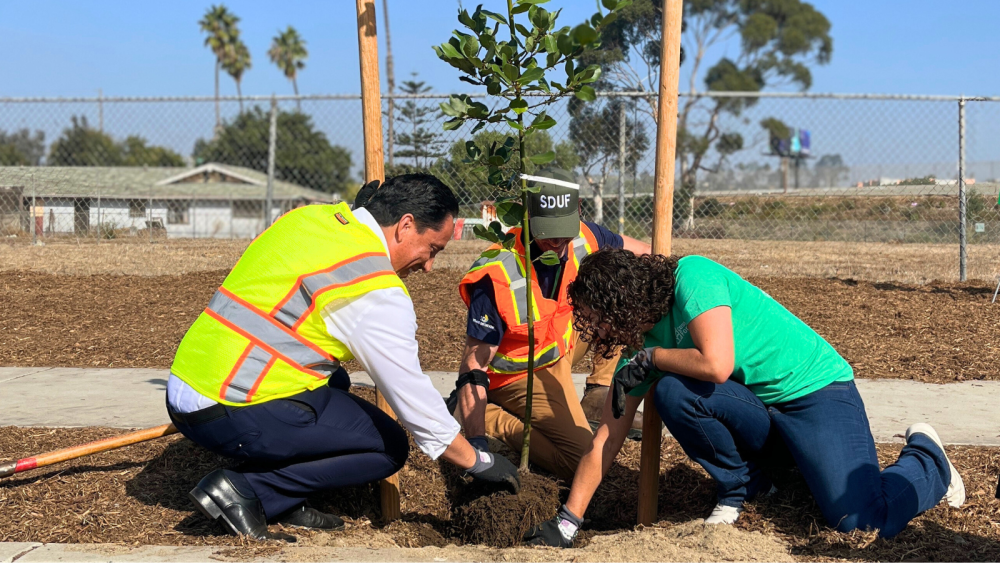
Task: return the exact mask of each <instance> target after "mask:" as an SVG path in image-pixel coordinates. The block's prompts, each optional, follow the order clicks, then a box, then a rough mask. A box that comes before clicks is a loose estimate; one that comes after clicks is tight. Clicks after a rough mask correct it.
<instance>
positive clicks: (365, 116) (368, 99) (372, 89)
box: [357, 0, 400, 522]
mask: <svg viewBox="0 0 1000 563" xmlns="http://www.w3.org/2000/svg"><path fill="white" fill-rule="evenodd" d="M357 7H358V53H359V60H360V63H361V114H362V123H363V125H364V134H365V182H371V181H372V180H379V181H385V156H384V152H383V151H384V148H383V146H382V91H381V87H380V86H379V75H378V36H377V34H376V33H375V0H357ZM375 406H377V407H378V408H379V409H381V410H382V411H383V412H385V413H386V414H388V415H389V416H391V417H392V418H393V419H395V418H396V415H395V414H394V413H393V412H392V408H391V407H390V406H389V403H387V402H386V401H385V398H384V397H382V393H380V392H379V390H378V389H375ZM381 489H382V518H383V519H384V520H385V521H386V522H391V521H393V520H398V519H399V517H400V510H399V475H391V476H389V477H387V478H385V479H383V480H382V483H381Z"/></svg>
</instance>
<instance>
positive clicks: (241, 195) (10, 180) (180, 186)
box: [0, 163, 337, 201]
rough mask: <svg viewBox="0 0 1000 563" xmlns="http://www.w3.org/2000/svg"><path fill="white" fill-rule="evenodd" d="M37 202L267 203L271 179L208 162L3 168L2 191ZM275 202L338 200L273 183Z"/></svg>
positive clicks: (255, 171)
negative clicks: (13, 189) (97, 199)
mask: <svg viewBox="0 0 1000 563" xmlns="http://www.w3.org/2000/svg"><path fill="white" fill-rule="evenodd" d="M11 187H21V188H23V189H24V194H25V195H28V194H31V193H35V194H36V195H37V196H38V197H81V198H83V197H86V198H93V197H97V196H98V195H100V196H101V197H105V198H137V197H138V198H143V199H145V198H152V199H191V198H198V199H225V200H229V199H264V197H265V191H266V187H267V174H264V173H263V172H258V171H257V170H253V169H250V168H244V167H242V166H232V165H229V164H216V163H208V164H203V165H201V166H198V167H196V168H177V167H174V168H171V167H138V166H134V167H133V166H0V188H11ZM274 199H276V200H288V199H303V200H309V201H333V200H336V199H337V198H336V196H333V195H331V194H327V193H324V192H321V191H318V190H314V189H311V188H306V187H304V186H300V185H298V184H293V183H291V182H285V181H282V180H278V179H275V181H274Z"/></svg>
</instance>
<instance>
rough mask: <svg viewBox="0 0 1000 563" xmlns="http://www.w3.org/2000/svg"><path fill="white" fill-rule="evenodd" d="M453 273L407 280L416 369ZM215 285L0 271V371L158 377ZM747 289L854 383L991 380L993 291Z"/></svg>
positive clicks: (439, 344)
mask: <svg viewBox="0 0 1000 563" xmlns="http://www.w3.org/2000/svg"><path fill="white" fill-rule="evenodd" d="M461 275H462V274H461V272H460V271H457V270H435V271H433V272H430V273H428V274H415V275H413V276H411V277H410V278H408V279H407V285H408V286H409V288H410V292H411V295H412V296H413V301H414V304H415V307H416V310H417V320H418V323H419V327H420V328H419V330H418V332H417V339H418V341H419V343H420V360H421V364H422V365H423V367H424V369H427V370H445V371H454V370H456V369H458V362H459V356H460V354H461V350H462V346H463V344H464V341H465V307H464V305H463V304H462V302H461V300H460V299H459V297H458V291H457V289H456V287H457V284H458V281H459V279H461ZM225 276H226V271H223V270H217V271H212V272H192V273H188V274H183V275H176V276H124V275H94V276H71V275H52V274H45V273H38V272H27V271H0V288H2V291H0V365H11V366H78V367H153V368H167V367H169V366H170V363H171V361H172V359H173V355H174V351H175V350H176V347H177V345H178V343H179V342H180V339H181V337H183V335H184V332H185V331H186V330H187V329H188V327H189V326H190V325H191V323H192V322H193V321H194V319H195V318H196V317H197V315H198V314H199V313H200V312H201V311H202V309H203V308H204V306H205V304H206V303H208V300H209V298H210V297H211V296H212V293H213V292H214V291H215V289H216V288H217V287H218V286H219V284H221V283H222V280H223V279H224V278H225ZM750 281H752V282H753V283H755V284H757V285H758V286H759V287H761V288H762V289H764V290H765V291H767V292H768V293H769V294H770V295H772V296H773V297H774V298H775V299H777V300H778V301H779V302H781V303H782V304H784V305H785V307H787V308H788V309H789V310H790V311H791V312H793V313H795V314H796V315H797V316H798V317H799V318H801V319H802V320H803V321H805V322H806V323H807V324H808V325H810V326H812V327H813V328H815V329H816V330H817V331H818V332H819V333H820V334H821V335H822V336H823V337H824V338H826V339H827V340H828V341H829V342H830V343H831V344H832V345H833V346H834V347H835V348H836V349H837V350H838V351H839V352H840V353H841V354H842V355H843V356H844V357H845V358H846V359H847V360H848V361H849V362H850V363H851V365H853V366H854V369H855V372H856V374H857V376H858V377H863V378H896V379H911V380H917V381H924V382H933V383H947V382H953V381H962V380H976V379H991V380H994V379H1000V370H998V369H997V365H1000V343H998V342H997V339H996V335H997V334H1000V303H998V304H991V303H990V299H991V298H992V293H993V287H992V284H987V283H984V282H969V283H944V282H933V283H929V284H925V285H909V284H902V283H891V282H868V281H857V280H851V279H822V278H784V277H751V278H750ZM349 367H351V368H354V369H357V368H358V367H359V366H349ZM577 369H578V370H585V369H587V368H586V366H577Z"/></svg>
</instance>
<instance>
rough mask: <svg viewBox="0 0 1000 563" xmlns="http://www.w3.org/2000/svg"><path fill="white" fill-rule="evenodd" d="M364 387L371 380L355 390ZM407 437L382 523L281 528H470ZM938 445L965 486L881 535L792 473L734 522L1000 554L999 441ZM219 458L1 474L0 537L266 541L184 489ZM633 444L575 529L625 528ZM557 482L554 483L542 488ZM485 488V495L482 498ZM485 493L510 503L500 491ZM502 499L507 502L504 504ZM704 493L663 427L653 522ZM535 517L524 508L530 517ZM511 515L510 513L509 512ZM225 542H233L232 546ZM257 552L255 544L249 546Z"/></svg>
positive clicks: (384, 541) (27, 444)
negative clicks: (835, 516) (954, 502)
mask: <svg viewBox="0 0 1000 563" xmlns="http://www.w3.org/2000/svg"><path fill="white" fill-rule="evenodd" d="M355 392H357V393H358V394H359V395H362V396H365V397H367V398H370V397H371V395H372V392H371V390H369V389H357V388H355ZM121 432H123V431H121V430H112V429H101V428H76V429H47V428H19V427H4V428H0V459H3V460H8V459H14V458H19V457H23V456H27V455H30V454H36V453H40V452H44V451H49V450H52V449H56V448H60V447H65V446H68V445H73V444H78V443H81V442H85V441H89V440H93V439H97V438H102V437H107V436H110V435H115V434H119V433H121ZM411 449H412V450H413V452H412V454H411V457H410V460H409V462H408V463H407V465H406V467H405V468H404V469H403V471H402V472H401V474H400V477H401V489H402V493H403V494H402V513H403V518H402V520H401V521H398V522H395V523H393V524H391V525H389V526H382V525H381V524H380V521H379V515H378V506H379V493H378V488H377V485H369V486H361V487H354V488H350V489H344V490H339V491H334V492H329V493H325V494H323V495H321V496H319V497H317V498H316V499H314V500H313V502H312V503H313V505H314V506H316V507H317V508H319V509H321V510H327V511H331V512H334V513H337V514H340V515H343V516H344V517H345V518H346V520H347V523H348V527H347V529H346V530H344V531H342V532H333V533H322V532H307V531H303V530H299V529H296V530H286V531H290V532H292V533H294V534H295V535H297V536H298V537H299V541H300V543H303V544H306V545H320V546H345V545H352V546H371V547H388V546H400V547H423V546H431V545H433V546H444V545H447V544H458V545H461V544H462V543H463V539H469V537H468V530H467V526H468V524H469V523H470V522H477V521H479V522H482V521H483V520H482V516H483V515H482V514H480V515H479V518H480V519H479V520H476V519H475V518H476V517H475V516H473V517H472V519H471V520H470V519H469V515H468V514H465V515H464V517H465V518H466V519H465V520H464V521H461V522H460V521H457V520H458V518H457V517H456V516H457V515H461V513H462V510H463V507H464V508H468V507H470V506H472V505H471V504H470V497H469V495H468V494H467V493H468V487H469V485H468V484H467V483H466V482H465V481H464V480H463V479H462V478H461V476H460V475H458V473H457V471H456V470H455V469H454V468H452V467H451V466H449V465H447V464H443V463H438V462H433V461H431V460H429V459H428V458H427V457H426V456H424V455H422V454H420V453H419V452H418V451H417V450H415V449H414V448H412V447H411ZM899 449H900V446H899V445H888V444H882V445H879V455H880V458H881V461H882V463H883V464H888V463H891V462H892V461H893V460H894V459H895V457H896V456H897V455H898V453H899ZM948 452H949V455H950V456H951V459H952V460H953V461H954V463H955V465H956V466H957V467H958V469H959V471H960V472H961V473H962V475H963V477H964V478H965V483H966V487H967V490H968V493H969V499H968V502H967V504H966V505H965V506H964V507H963V508H961V509H952V508H948V507H946V506H944V505H939V506H938V507H936V508H933V509H931V510H929V511H927V512H926V513H924V514H923V515H921V516H920V517H918V518H917V519H915V520H914V521H913V522H912V523H911V524H910V526H909V527H908V528H907V529H906V530H905V531H904V532H903V533H901V534H900V535H899V536H897V537H896V538H895V539H893V540H882V539H878V537H877V534H875V533H874V532H871V531H869V532H853V533H846V534H845V533H839V532H836V531H833V530H831V529H830V528H828V527H827V526H826V525H825V524H824V523H823V519H822V516H821V514H820V513H819V511H818V509H817V507H816V506H815V504H814V502H813V501H812V498H811V496H810V494H809V492H808V490H807V489H806V488H805V485H804V483H803V482H802V481H801V479H799V478H798V477H797V476H796V475H794V474H790V475H788V476H786V478H785V479H784V480H783V481H781V482H780V483H779V485H780V490H779V492H778V493H777V494H775V495H773V496H772V497H769V498H767V499H763V500H759V501H755V502H751V503H748V505H747V509H746V512H745V513H744V515H743V517H742V518H741V519H740V521H739V523H738V524H737V526H738V527H739V528H742V529H745V530H750V531H760V532H762V533H764V534H768V535H774V536H776V537H778V538H779V539H781V540H782V541H784V542H787V543H788V545H790V548H791V551H792V553H793V555H795V556H796V557H798V558H800V559H802V560H825V559H832V558H842V559H852V560H897V561H898V560H928V561H955V560H976V561H990V560H992V561H995V560H997V559H1000V530H998V522H1000V501H997V500H994V499H993V491H994V487H995V485H996V476H997V472H998V470H1000V450H998V449H995V448H981V447H949V448H948ZM225 463H226V462H225V461H224V460H223V459H222V458H219V457H217V456H215V455H213V454H210V453H208V452H207V451H205V450H203V449H201V448H199V447H197V446H195V445H194V444H192V443H191V442H189V441H187V440H185V439H183V438H181V437H179V436H171V437H168V438H163V439H160V440H156V441H152V442H147V443H143V444H138V445H134V446H129V447H126V448H123V449H120V450H116V451H112V452H106V453H103V454H97V455H93V456H90V457H85V458H81V459H78V460H75V461H71V462H67V463H64V464H60V465H55V466H51V467H46V468H42V469H38V470H34V471H31V472H27V473H24V474H20V475H17V476H15V477H14V478H8V479H6V480H4V481H2V482H0V541H35V542H71V543H105V542H107V543H118V544H124V545H140V544H147V545H148V544H156V545H218V546H229V547H231V548H233V549H245V548H248V547H249V548H253V549H255V550H258V551H259V550H260V549H266V548H267V546H266V545H265V544H263V543H258V542H247V541H246V540H241V539H240V538H236V537H232V536H228V535H225V534H224V533H223V531H222V530H221V528H219V527H217V526H215V525H213V524H211V523H209V522H208V521H207V520H206V519H205V518H204V517H202V516H201V514H200V513H197V512H195V511H194V510H193V508H192V505H191V503H190V501H189V500H188V499H187V492H188V491H189V490H190V489H191V488H192V487H193V486H194V484H195V483H197V481H198V480H199V479H200V478H201V477H202V476H203V475H204V474H205V473H207V472H209V471H211V470H212V469H214V468H215V467H218V466H220V465H224V464H225ZM638 467H639V444H638V443H637V442H628V443H627V444H626V446H625V448H624V450H623V452H622V454H621V455H620V456H619V458H618V460H617V461H616V462H615V464H614V465H613V467H612V469H611V472H610V474H609V476H608V477H607V478H606V479H605V481H604V483H603V484H602V485H601V487H600V489H599V490H598V493H597V495H596V497H595V499H594V501H593V503H592V505H591V509H590V511H589V512H588V514H587V518H588V523H587V524H586V525H585V529H584V532H583V534H582V536H581V539H580V540H579V542H588V541H589V540H590V538H592V537H594V536H595V535H597V534H607V533H614V532H620V531H624V530H630V529H632V528H633V525H634V521H635V520H634V519H635V514H636V503H637V487H638ZM536 479H538V480H539V481H540V483H538V484H537V485H538V486H540V487H541V489H543V490H542V492H540V493H538V492H537V490H538V489H537V487H536V489H532V491H535V493H533V492H532V491H528V492H526V493H522V494H523V495H529V496H530V495H532V494H536V496H537V497H539V498H541V500H534V501H533V500H532V499H527V500H526V503H527V504H529V505H531V506H530V507H528V508H527V509H526V508H525V507H524V506H523V504H524V503H522V505H518V506H517V507H516V508H515V509H513V510H510V512H511V514H507V515H506V517H504V515H503V513H502V512H503V511H498V510H494V511H492V512H490V513H489V514H490V515H492V516H490V517H491V518H497V517H498V515H499V518H500V520H499V521H495V522H494V528H493V529H494V530H495V531H494V532H493V533H492V534H490V533H489V529H488V528H487V531H486V532H485V533H483V529H479V530H478V531H477V533H478V534H479V535H477V536H475V537H474V539H475V540H476V543H480V542H482V543H486V544H493V545H506V544H507V543H509V542H510V541H511V540H510V537H511V536H512V534H510V533H509V532H506V530H508V528H509V527H522V526H525V524H524V523H522V522H516V519H517V518H519V517H520V516H521V514H520V513H518V512H517V511H520V510H534V511H536V512H538V511H541V512H545V513H546V514H551V513H552V512H554V511H555V509H556V507H557V506H558V502H559V498H557V496H561V497H562V498H563V499H564V498H565V494H566V490H565V484H563V483H558V482H556V481H555V480H553V479H552V478H550V477H547V476H545V475H538V476H536ZM555 490H558V491H559V495H557V496H552V491H555ZM487 501H489V499H487ZM497 502H498V503H500V504H498V505H497V506H504V507H510V506H513V505H511V504H510V499H509V498H503V495H498V497H497ZM503 503H506V504H503ZM713 504H714V487H713V485H712V483H711V481H710V480H709V478H708V476H707V475H706V474H705V473H704V471H702V470H701V469H700V468H699V467H698V466H697V465H695V464H693V463H692V462H690V461H689V460H688V459H687V458H686V456H685V455H684V453H683V452H682V451H681V449H680V447H679V446H678V445H677V443H676V442H674V441H673V440H672V439H669V438H667V439H664V441H663V449H662V457H661V475H660V479H659V520H660V522H659V524H658V526H673V525H676V524H680V523H684V522H689V521H691V520H693V519H697V518H703V517H704V516H705V515H707V514H708V512H709V511H710V510H711V507H712V506H713ZM544 517H547V516H545V515H542V514H535V515H534V516H533V517H532V518H533V519H537V518H544ZM512 521H514V523H513V524H512ZM234 553H235V552H234ZM255 553H256V552H255Z"/></svg>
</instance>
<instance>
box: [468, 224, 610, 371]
mask: <svg viewBox="0 0 1000 563" xmlns="http://www.w3.org/2000/svg"><path fill="white" fill-rule="evenodd" d="M510 232H512V233H514V234H515V235H516V236H517V244H516V245H515V247H514V249H513V251H509V250H503V248H502V247H501V246H500V245H493V246H491V247H490V248H489V249H487V250H486V252H484V253H483V255H482V256H481V257H480V258H479V259H478V260H476V261H475V262H474V263H473V264H472V268H470V269H469V271H468V273H466V274H465V277H463V278H462V281H461V282H460V283H459V293H460V294H461V296H462V300H463V301H464V302H465V305H466V306H468V305H469V301H470V300H471V298H472V293H471V292H472V286H473V285H474V284H476V283H477V282H479V281H480V280H482V279H484V278H489V280H490V281H491V282H492V283H493V294H494V298H495V299H496V306H497V311H499V312H500V316H501V317H502V318H503V322H504V325H505V326H506V330H505V331H504V334H503V339H502V340H501V341H500V345H499V346H498V347H497V352H496V354H495V355H494V356H493V360H492V361H490V365H489V369H488V370H487V371H488V372H489V374H490V389H498V388H500V387H503V386H505V385H509V384H510V383H513V382H514V381H517V380H518V379H521V378H523V377H525V376H526V375H527V372H528V299H527V291H526V287H527V279H526V277H525V274H524V273H525V271H526V270H527V268H526V267H525V264H524V245H523V243H522V237H521V229H511V231H510ZM496 250H499V251H500V252H499V254H497V255H496V256H492V257H490V255H491V254H493V251H496ZM596 251H597V239H596V238H595V237H594V235H593V233H591V232H590V229H589V228H587V225H585V224H584V223H583V222H581V223H580V234H579V235H577V237H576V238H575V239H573V242H572V243H571V245H570V248H569V257H568V260H567V261H566V264H565V266H564V268H565V269H564V270H563V273H562V276H561V279H560V280H559V282H558V283H559V288H558V290H557V293H556V295H555V299H549V298H547V297H544V296H542V292H541V289H540V287H539V285H538V278H537V276H536V275H535V273H534V270H532V280H531V287H532V297H533V302H532V305H533V309H534V311H533V314H534V321H535V330H534V337H535V368H536V369H537V368H543V367H546V366H550V365H552V364H554V363H556V362H558V361H559V358H562V357H563V356H565V355H566V354H567V353H569V352H570V350H571V348H572V344H573V307H572V306H571V305H570V304H569V299H568V297H567V294H566V290H567V288H568V287H569V284H570V282H572V281H573V280H575V279H576V273H577V269H578V268H579V266H580V260H583V259H584V258H585V257H586V256H587V255H588V254H591V253H593V252H596Z"/></svg>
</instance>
